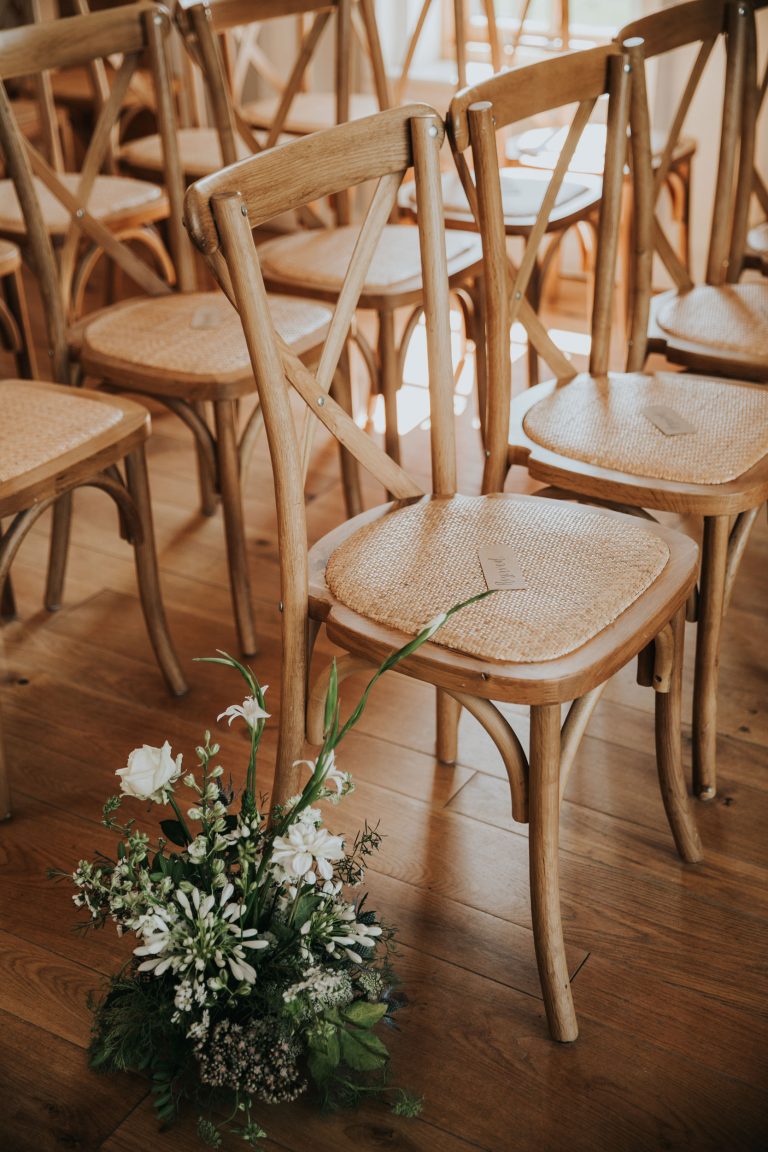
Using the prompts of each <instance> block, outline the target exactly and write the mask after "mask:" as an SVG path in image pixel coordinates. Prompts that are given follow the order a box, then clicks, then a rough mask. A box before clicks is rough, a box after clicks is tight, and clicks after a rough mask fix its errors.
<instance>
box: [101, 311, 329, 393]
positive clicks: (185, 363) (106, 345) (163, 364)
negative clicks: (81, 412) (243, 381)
mask: <svg viewBox="0 0 768 1152" xmlns="http://www.w3.org/2000/svg"><path fill="white" fill-rule="evenodd" d="M270 308H271V310H272V318H273V321H274V324H275V328H276V329H277V331H278V333H279V334H280V335H281V336H282V338H283V339H284V340H285V341H286V343H287V344H289V345H290V346H291V347H292V348H293V349H294V351H296V352H297V354H300V353H301V352H303V351H304V350H305V349H306V348H308V347H314V346H315V345H316V344H317V343H319V342H320V341H321V340H322V339H323V337H324V335H325V332H326V330H327V327H328V323H329V321H330V318H331V313H330V311H329V309H328V308H324V307H323V306H322V305H320V304H312V303H311V302H309V301H306V300H294V299H291V298H290V297H287V296H277V297H270ZM99 355H102V356H108V357H110V359H113V360H116V359H117V360H124V361H127V362H129V363H132V364H141V365H142V367H144V368H150V369H152V368H154V369H160V370H165V371H171V372H175V373H179V374H184V375H187V376H190V377H198V378H200V379H210V378H212V377H221V376H225V375H226V376H233V377H235V378H236V379H239V378H241V377H243V376H250V375H251V361H250V357H249V355H248V348H247V345H246V343H245V336H244V335H243V328H242V325H241V323H240V317H239V316H238V314H237V312H236V311H235V310H234V308H233V307H232V305H231V304H230V303H229V301H228V300H227V298H226V296H224V295H223V293H221V292H193V293H189V294H188V295H183V296H179V295H175V296H160V297H154V298H152V299H145V298H141V299H138V300H131V301H128V302H127V303H126V304H124V305H121V306H120V307H118V308H112V309H109V310H108V311H106V312H104V313H103V314H102V315H101V316H98V317H96V318H95V319H94V320H92V321H91V323H90V324H88V326H87V327H86V329H85V334H84V337H83V356H84V357H86V358H87V357H88V356H91V357H93V356H99Z"/></svg>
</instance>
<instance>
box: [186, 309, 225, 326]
mask: <svg viewBox="0 0 768 1152" xmlns="http://www.w3.org/2000/svg"><path fill="white" fill-rule="evenodd" d="M229 316H230V313H228V312H227V310H226V309H225V308H221V307H220V306H219V305H217V304H201V305H200V307H199V308H198V309H197V311H196V312H194V313H193V314H192V319H191V320H190V322H189V326H190V328H195V329H199V328H221V326H222V324H225V323H226V322H227V320H228V319H229Z"/></svg>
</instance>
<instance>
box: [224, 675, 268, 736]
mask: <svg viewBox="0 0 768 1152" xmlns="http://www.w3.org/2000/svg"><path fill="white" fill-rule="evenodd" d="M266 690H267V685H266V684H265V685H264V688H263V689H262V691H263V692H266ZM269 715H270V714H269V712H265V711H264V709H263V708H262V707H261V705H260V704H259V702H258V700H257V699H256V697H255V696H246V698H245V700H243V702H242V704H230V706H229V708H225V709H224V711H223V712H220V713H219V715H218V716H217V717H216V719H217V720H222V719H223V718H224V717H225V716H226V717H228V722H229V725H230V727H231V726H232V721H233V720H237V719H238V718H239V717H242V719H243V720H245V722H246V724H247V725H248V727H249V728H255V727H256V725H257V724H258V723H259V721H260V720H268V719H269Z"/></svg>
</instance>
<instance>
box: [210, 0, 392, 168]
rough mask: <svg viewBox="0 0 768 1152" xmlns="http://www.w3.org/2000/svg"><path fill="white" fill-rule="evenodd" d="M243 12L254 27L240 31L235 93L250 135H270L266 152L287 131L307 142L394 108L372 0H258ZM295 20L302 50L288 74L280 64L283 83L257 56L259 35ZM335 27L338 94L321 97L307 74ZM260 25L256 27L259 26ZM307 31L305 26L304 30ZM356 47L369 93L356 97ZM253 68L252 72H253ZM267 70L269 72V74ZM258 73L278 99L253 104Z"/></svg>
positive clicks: (233, 66) (324, 93)
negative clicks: (251, 90) (285, 19)
mask: <svg viewBox="0 0 768 1152" xmlns="http://www.w3.org/2000/svg"><path fill="white" fill-rule="evenodd" d="M241 7H242V10H243V12H245V11H246V7H247V10H248V12H250V15H249V16H247V17H246V20H254V18H255V17H257V22H256V24H250V25H248V24H246V23H245V21H243V24H242V25H241V27H240V32H239V36H238V41H239V43H238V45H237V50H236V53H235V54H234V60H233V61H232V63H231V70H230V76H231V88H230V90H231V93H232V95H233V98H234V102H235V103H236V105H237V106H238V108H239V110H240V114H241V115H242V116H243V118H244V119H245V121H246V123H248V124H249V125H250V126H251V127H252V128H256V129H260V130H261V131H262V132H263V133H265V137H264V147H267V148H269V147H271V146H272V145H273V144H274V143H276V141H277V140H278V139H279V137H280V134H281V133H283V132H285V133H288V134H290V135H297V136H307V135H309V134H310V133H311V132H317V131H319V130H320V129H322V128H329V127H330V126H331V125H332V124H343V123H345V122H346V121H347V120H358V119H360V117H362V116H369V115H371V114H372V113H373V112H378V111H380V110H381V109H383V108H388V107H389V106H390V104H391V97H390V91H389V81H388V78H387V73H386V69H385V67H384V59H383V56H382V51H381V42H380V40H379V31H378V26H377V23H376V13H375V6H374V0H332V2H331V3H328V2H326V3H325V4H319V3H318V2H317V0H314V2H313V0H289V3H284V2H283V0H259V3H258V4H257V5H256V6H254V5H253V4H248V5H247V6H245V5H241ZM291 15H295V16H296V18H297V20H298V30H299V38H298V46H297V51H296V54H295V57H294V60H293V64H292V66H291V67H290V68H288V69H286V68H285V67H284V66H283V64H282V63H281V65H280V69H279V76H277V75H275V70H274V66H273V67H272V68H269V61H268V60H266V59H265V57H264V53H263V52H262V53H260V54H259V53H258V52H257V51H255V50H256V49H258V36H259V34H260V33H261V31H262V30H263V29H265V28H267V27H268V26H269V22H270V20H271V19H273V18H274V17H276V16H291ZM329 24H333V33H334V52H333V71H334V80H335V83H334V87H333V90H332V91H322V90H318V89H317V86H316V85H310V84H309V82H308V80H309V70H310V66H311V64H312V61H313V59H314V58H315V57H316V55H317V49H318V47H319V46H320V45H321V37H322V36H323V33H324V32H325V29H326V27H327V26H328V25H329ZM257 25H258V26H257ZM305 25H306V26H305ZM355 44H357V45H358V46H359V48H360V49H361V52H362V55H363V56H364V57H365V58H366V59H367V61H368V64H369V67H370V72H371V86H372V89H373V91H372V92H361V91H357V90H356V88H355V86H354V85H353V65H352V58H353V52H354V48H355ZM251 66H252V67H251ZM265 66H266V67H265ZM251 72H254V73H255V74H256V76H260V77H261V78H263V79H264V80H266V81H267V83H268V84H269V85H270V86H271V87H273V88H275V89H276V91H275V94H274V95H266V96H264V95H262V96H259V97H257V98H256V99H253V98H250V99H249V98H248V83H249V80H250V78H251V77H250V74H251Z"/></svg>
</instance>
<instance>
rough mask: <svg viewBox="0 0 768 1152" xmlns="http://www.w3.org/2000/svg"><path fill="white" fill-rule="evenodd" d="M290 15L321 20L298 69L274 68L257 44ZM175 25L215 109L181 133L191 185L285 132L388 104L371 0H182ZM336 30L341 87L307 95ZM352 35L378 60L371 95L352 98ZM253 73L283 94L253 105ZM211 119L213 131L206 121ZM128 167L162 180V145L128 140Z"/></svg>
mask: <svg viewBox="0 0 768 1152" xmlns="http://www.w3.org/2000/svg"><path fill="white" fill-rule="evenodd" d="M289 16H294V17H296V19H297V20H303V18H304V17H306V16H312V17H313V18H312V21H311V24H310V27H309V29H308V30H307V31H306V32H305V34H303V35H302V36H300V38H299V45H298V50H297V53H296V56H295V59H294V61H293V63H292V65H291V66H286V65H285V63H283V62H281V63H280V65H279V66H277V65H270V62H269V61H268V60H267V59H266V57H265V55H264V53H263V52H261V51H260V49H259V44H258V38H259V36H260V35H261V34H262V33H263V32H264V31H265V30H266V29H267V28H268V27H269V26H270V24H274V22H275V21H276V20H278V19H279V18H281V17H289ZM174 18H175V23H176V26H177V28H178V30H179V32H180V35H181V39H182V43H183V45H184V48H185V50H186V53H187V56H188V60H189V63H190V65H191V68H192V70H193V73H192V75H191V76H190V77H188V78H187V80H186V82H185V84H186V85H188V84H190V83H192V82H197V81H198V80H199V79H202V85H201V87H202V89H203V93H202V100H200V99H198V100H197V101H196V103H197V104H198V105H200V104H201V103H202V104H203V105H206V104H207V105H208V107H207V109H205V110H204V111H203V112H202V114H198V117H197V120H198V123H196V124H193V125H190V126H185V127H182V128H181V129H180V131H179V133H178V145H179V153H180V156H181V163H182V167H183V169H184V173H185V176H186V177H187V179H188V180H196V179H199V178H200V177H201V176H204V175H206V174H207V173H209V172H214V171H216V169H217V168H220V167H221V166H222V164H231V163H233V162H234V161H235V160H237V159H242V158H243V157H245V156H248V155H251V154H252V153H254V152H259V151H261V150H262V149H263V148H271V147H272V146H273V145H274V144H275V143H277V142H278V141H279V140H280V138H281V137H282V136H283V134H288V135H306V134H307V133H309V132H313V131H316V130H317V129H318V128H324V127H329V126H330V125H331V124H334V123H343V122H344V121H346V120H349V119H354V118H356V117H358V116H361V115H368V114H370V113H371V112H373V111H377V110H378V109H380V108H386V107H388V105H389V89H388V87H387V77H386V73H385V70H384V63H383V59H382V56H381V46H380V44H379V38H378V30H377V26H376V18H375V14H374V10H373V4H372V0H331V2H328V0H325V2H323V0H289V2H288V3H284V2H283V0H256V2H254V0H223V2H219V0H176V3H175V5H174ZM329 23H333V27H334V55H333V74H334V89H333V91H332V92H315V91H312V92H309V91H305V88H306V86H307V85H306V77H307V74H308V70H309V68H310V65H311V64H312V61H313V59H314V57H315V55H316V53H317V50H318V47H319V45H320V44H321V41H322V40H323V33H324V32H325V30H326V28H327V26H328V25H329ZM283 30H285V26H284V25H283ZM353 30H357V32H358V37H359V39H361V40H362V41H363V42H364V47H365V54H366V55H367V56H368V58H369V59H370V61H371V68H372V74H373V82H374V83H373V86H374V91H373V93H371V94H366V93H357V92H354V91H353V90H352V85H351V75H352V74H351V67H350V61H351V50H352V33H353ZM283 48H285V45H283ZM254 72H255V73H257V74H258V75H260V76H261V77H263V79H264V80H266V82H267V83H268V84H270V85H271V84H273V83H274V84H279V86H280V91H279V94H278V95H277V96H274V97H273V96H264V97H260V98H258V99H255V100H254V99H249V98H248V89H249V86H252V85H253V74H254ZM208 112H210V115H211V117H212V122H211V123H208V122H207V119H206V116H207V113H208ZM203 120H205V122H203ZM121 159H122V162H123V163H124V164H125V165H126V166H127V167H128V169H129V170H131V171H135V172H138V173H141V174H142V175H145V176H149V177H151V178H157V177H158V175H159V174H160V173H161V172H162V150H161V147H160V142H159V139H158V137H157V136H156V135H155V136H148V137H143V138H141V139H138V140H133V141H130V142H129V143H127V144H126V145H125V146H124V148H123V149H122V152H121Z"/></svg>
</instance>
